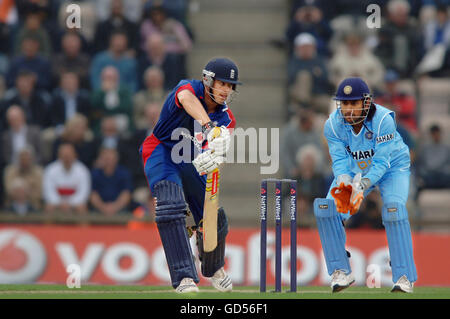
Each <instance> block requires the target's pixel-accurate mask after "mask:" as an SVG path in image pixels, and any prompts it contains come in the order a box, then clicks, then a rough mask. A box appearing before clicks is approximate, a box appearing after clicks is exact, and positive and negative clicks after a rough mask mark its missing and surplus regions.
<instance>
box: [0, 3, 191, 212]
mask: <svg viewBox="0 0 450 319" xmlns="http://www.w3.org/2000/svg"><path fill="white" fill-rule="evenodd" d="M188 2H189V1H188V0H102V1H94V0H84V1H65V0H35V1H28V0H11V1H4V2H1V6H0V150H1V151H0V154H1V156H0V172H1V178H2V179H1V180H2V183H0V197H1V203H3V205H1V206H2V207H1V209H2V210H3V211H5V210H6V211H10V212H14V213H17V214H18V215H26V214H30V213H33V212H46V213H49V214H51V213H52V212H72V213H73V214H87V213H89V212H97V213H99V214H104V215H108V216H111V215H115V214H122V213H127V212H130V211H132V210H133V209H135V208H142V207H145V206H146V205H148V204H149V203H148V201H150V197H149V194H148V185H147V181H146V179H145V176H144V174H143V173H142V164H141V159H140V157H139V153H138V149H139V146H140V144H141V143H142V141H143V140H144V139H145V137H146V136H148V135H149V134H150V133H151V132H152V129H153V127H154V126H155V124H156V121H157V119H158V117H159V113H160V111H161V107H162V104H163V102H164V99H165V97H166V95H167V93H168V90H170V89H171V88H172V87H174V86H175V85H176V84H177V83H178V81H179V80H181V79H182V78H184V77H185V76H186V56H187V54H188V53H189V52H190V50H191V48H192V45H193V34H192V32H191V31H190V29H189V26H188V25H187V8H188ZM73 3H74V4H77V5H78V6H79V7H80V8H81V15H80V16H79V18H81V25H80V26H81V27H76V23H75V22H76V21H75V20H76V19H77V18H76V17H74V16H71V14H72V13H73V12H74V11H71V10H68V5H70V4H73ZM74 25H75V26H74ZM142 190H144V191H142ZM142 194H144V195H143V196H142ZM150 204H151V203H150ZM150 206H151V205H150Z"/></svg>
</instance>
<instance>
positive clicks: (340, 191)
mask: <svg viewBox="0 0 450 319" xmlns="http://www.w3.org/2000/svg"><path fill="white" fill-rule="evenodd" d="M336 184H337V185H338V186H337V187H333V188H332V189H331V196H333V198H334V203H335V204H336V210H337V211H338V212H339V213H343V214H347V212H348V210H349V209H350V206H349V204H350V196H351V195H352V178H351V177H350V175H347V174H342V175H339V176H338V178H337V181H336Z"/></svg>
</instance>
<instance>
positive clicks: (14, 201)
mask: <svg viewBox="0 0 450 319" xmlns="http://www.w3.org/2000/svg"><path fill="white" fill-rule="evenodd" d="M6 210H7V211H9V212H12V213H14V214H17V215H19V216H25V215H27V214H29V213H34V212H36V209H35V208H34V207H33V206H32V205H31V197H30V186H29V185H28V184H27V183H26V182H25V181H24V180H23V179H21V178H15V179H13V180H12V181H11V194H10V198H9V205H8V206H7V208H6Z"/></svg>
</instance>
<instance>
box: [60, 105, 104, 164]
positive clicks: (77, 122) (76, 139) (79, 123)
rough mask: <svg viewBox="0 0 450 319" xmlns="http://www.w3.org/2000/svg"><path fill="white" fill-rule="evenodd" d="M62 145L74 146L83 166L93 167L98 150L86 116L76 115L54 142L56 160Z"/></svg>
mask: <svg viewBox="0 0 450 319" xmlns="http://www.w3.org/2000/svg"><path fill="white" fill-rule="evenodd" d="M61 144H72V146H73V147H74V148H75V151H76V153H77V154H79V155H78V158H79V160H80V161H81V162H82V163H83V165H86V166H87V167H91V166H92V164H93V162H94V160H95V157H96V155H97V149H96V147H95V143H94V141H93V136H92V132H91V131H90V130H89V127H88V120H87V118H86V117H85V116H84V115H82V114H75V115H74V116H73V117H72V118H71V119H70V120H69V121H67V122H66V125H65V126H64V130H63V132H62V134H61V136H60V137H58V138H57V139H56V140H55V141H54V144H53V159H56V156H57V155H58V154H57V153H58V149H60V145H61Z"/></svg>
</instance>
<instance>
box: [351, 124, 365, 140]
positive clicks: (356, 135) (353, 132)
mask: <svg viewBox="0 0 450 319" xmlns="http://www.w3.org/2000/svg"><path fill="white" fill-rule="evenodd" d="M363 130H364V126H363V127H361V130H360V131H359V133H358V134H355V131H354V130H353V129H352V134H353V136H354V137H358V136H359V135H360V134H361V132H362V131H363Z"/></svg>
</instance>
